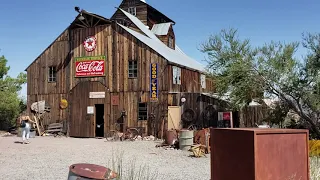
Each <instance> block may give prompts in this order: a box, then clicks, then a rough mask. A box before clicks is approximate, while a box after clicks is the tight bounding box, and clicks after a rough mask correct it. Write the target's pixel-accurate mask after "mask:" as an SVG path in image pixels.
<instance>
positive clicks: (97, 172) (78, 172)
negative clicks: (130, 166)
mask: <svg viewBox="0 0 320 180" xmlns="http://www.w3.org/2000/svg"><path fill="white" fill-rule="evenodd" d="M117 176H118V175H117V174H116V173H115V172H113V171H111V170H110V169H108V168H106V167H103V166H99V165H95V164H73V165H71V166H70V167H69V175H68V180H92V179H96V180H112V179H116V178H117Z"/></svg>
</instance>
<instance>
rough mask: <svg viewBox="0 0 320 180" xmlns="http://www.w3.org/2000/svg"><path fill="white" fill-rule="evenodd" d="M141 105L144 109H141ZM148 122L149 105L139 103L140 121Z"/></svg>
mask: <svg viewBox="0 0 320 180" xmlns="http://www.w3.org/2000/svg"><path fill="white" fill-rule="evenodd" d="M140 105H143V107H141V106H140ZM141 113H143V114H141ZM146 120H148V103H146V102H138V121H146Z"/></svg>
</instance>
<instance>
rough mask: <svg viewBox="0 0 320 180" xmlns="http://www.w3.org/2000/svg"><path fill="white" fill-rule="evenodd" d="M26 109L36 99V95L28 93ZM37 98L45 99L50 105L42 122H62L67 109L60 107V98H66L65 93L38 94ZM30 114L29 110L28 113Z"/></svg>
mask: <svg viewBox="0 0 320 180" xmlns="http://www.w3.org/2000/svg"><path fill="white" fill-rule="evenodd" d="M27 99H28V102H27V104H28V110H29V109H30V108H29V107H30V106H31V104H32V103H34V102H36V101H37V95H28V97H27ZM38 99H39V100H45V101H46V103H47V104H48V105H49V106H50V108H51V110H50V112H46V113H45V114H44V116H43V121H42V123H43V124H44V125H48V124H50V123H57V122H62V121H64V120H66V119H67V115H68V110H67V109H60V100H61V99H67V95H66V94H40V95H38ZM28 114H29V115H30V112H29V113H28Z"/></svg>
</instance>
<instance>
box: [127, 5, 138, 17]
mask: <svg viewBox="0 0 320 180" xmlns="http://www.w3.org/2000/svg"><path fill="white" fill-rule="evenodd" d="M128 12H129V13H130V14H131V15H133V16H137V7H135V6H130V7H128Z"/></svg>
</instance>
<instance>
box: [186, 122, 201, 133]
mask: <svg viewBox="0 0 320 180" xmlns="http://www.w3.org/2000/svg"><path fill="white" fill-rule="evenodd" d="M187 129H188V130H193V131H196V130H199V129H201V128H200V126H198V125H196V124H191V125H190V126H188V128H187Z"/></svg>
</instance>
